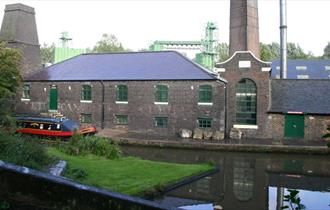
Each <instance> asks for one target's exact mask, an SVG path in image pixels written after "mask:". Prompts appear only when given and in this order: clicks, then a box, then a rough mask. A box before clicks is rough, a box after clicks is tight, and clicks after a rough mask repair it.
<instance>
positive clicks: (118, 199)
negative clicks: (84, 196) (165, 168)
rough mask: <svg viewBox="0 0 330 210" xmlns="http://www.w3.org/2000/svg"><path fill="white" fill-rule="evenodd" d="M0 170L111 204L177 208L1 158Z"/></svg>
mask: <svg viewBox="0 0 330 210" xmlns="http://www.w3.org/2000/svg"><path fill="white" fill-rule="evenodd" d="M0 170H4V171H12V172H14V173H16V174H20V175H22V176H24V177H26V178H28V177H35V178H37V179H38V180H47V181H49V182H51V183H53V185H54V186H57V185H64V186H66V187H68V188H71V189H74V190H77V191H86V192H89V193H91V195H93V196H96V197H97V196H99V197H106V198H107V199H108V200H109V204H111V202H114V203H118V205H123V203H127V204H128V205H130V206H131V207H133V206H134V209H137V210H140V209H141V210H142V209H144V210H146V209H148V210H167V209H171V210H176V209H178V208H175V207H168V206H163V205H161V204H158V203H156V202H153V201H149V200H145V199H142V198H138V197H132V196H128V195H124V194H121V193H117V192H112V191H109V190H105V189H101V188H97V187H93V186H89V185H84V184H80V183H77V182H74V181H72V180H70V179H67V178H64V177H60V176H54V175H51V174H49V173H45V172H41V171H37V170H34V169H30V168H27V167H23V166H18V165H15V164H11V163H6V162H3V161H1V160H0ZM8 184H9V183H8ZM26 184H27V185H28V184H29V183H26ZM32 187H34V186H31V188H32ZM54 189H56V187H54ZM49 191H51V189H49ZM52 193H54V194H56V193H57V192H56V191H53V192H52ZM64 196H65V195H64ZM110 201H111V202H110ZM178 210H179V209H178Z"/></svg>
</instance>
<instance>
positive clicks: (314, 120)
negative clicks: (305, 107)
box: [266, 114, 330, 141]
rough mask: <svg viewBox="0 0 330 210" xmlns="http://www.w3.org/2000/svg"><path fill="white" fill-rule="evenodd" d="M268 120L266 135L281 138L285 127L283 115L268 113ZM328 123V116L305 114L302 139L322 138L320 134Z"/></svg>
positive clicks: (322, 133) (329, 118)
mask: <svg viewBox="0 0 330 210" xmlns="http://www.w3.org/2000/svg"><path fill="white" fill-rule="evenodd" d="M268 121H269V122H268V124H269V125H270V126H269V129H267V130H266V133H267V135H268V136H270V137H271V138H272V139H277V140H280V139H283V138H284V127H285V117H284V115H283V114H270V115H268ZM328 125H330V116H321V115H305V130H304V134H305V135H304V140H308V141H317V140H322V136H323V135H324V134H325V133H326V130H327V126H328Z"/></svg>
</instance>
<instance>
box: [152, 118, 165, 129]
mask: <svg viewBox="0 0 330 210" xmlns="http://www.w3.org/2000/svg"><path fill="white" fill-rule="evenodd" d="M158 120H160V121H158ZM160 122H161V123H160ZM154 126H155V128H167V127H168V117H154Z"/></svg>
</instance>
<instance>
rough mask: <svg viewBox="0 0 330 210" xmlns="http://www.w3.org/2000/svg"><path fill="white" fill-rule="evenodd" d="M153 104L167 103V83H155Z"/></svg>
mask: <svg viewBox="0 0 330 210" xmlns="http://www.w3.org/2000/svg"><path fill="white" fill-rule="evenodd" d="M155 104H168V87H167V85H155Z"/></svg>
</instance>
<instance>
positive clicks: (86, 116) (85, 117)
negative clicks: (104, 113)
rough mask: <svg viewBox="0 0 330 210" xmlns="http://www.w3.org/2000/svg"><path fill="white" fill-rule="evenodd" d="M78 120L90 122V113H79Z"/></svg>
mask: <svg viewBox="0 0 330 210" xmlns="http://www.w3.org/2000/svg"><path fill="white" fill-rule="evenodd" d="M80 122H81V123H92V114H85V113H82V114H80Z"/></svg>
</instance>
